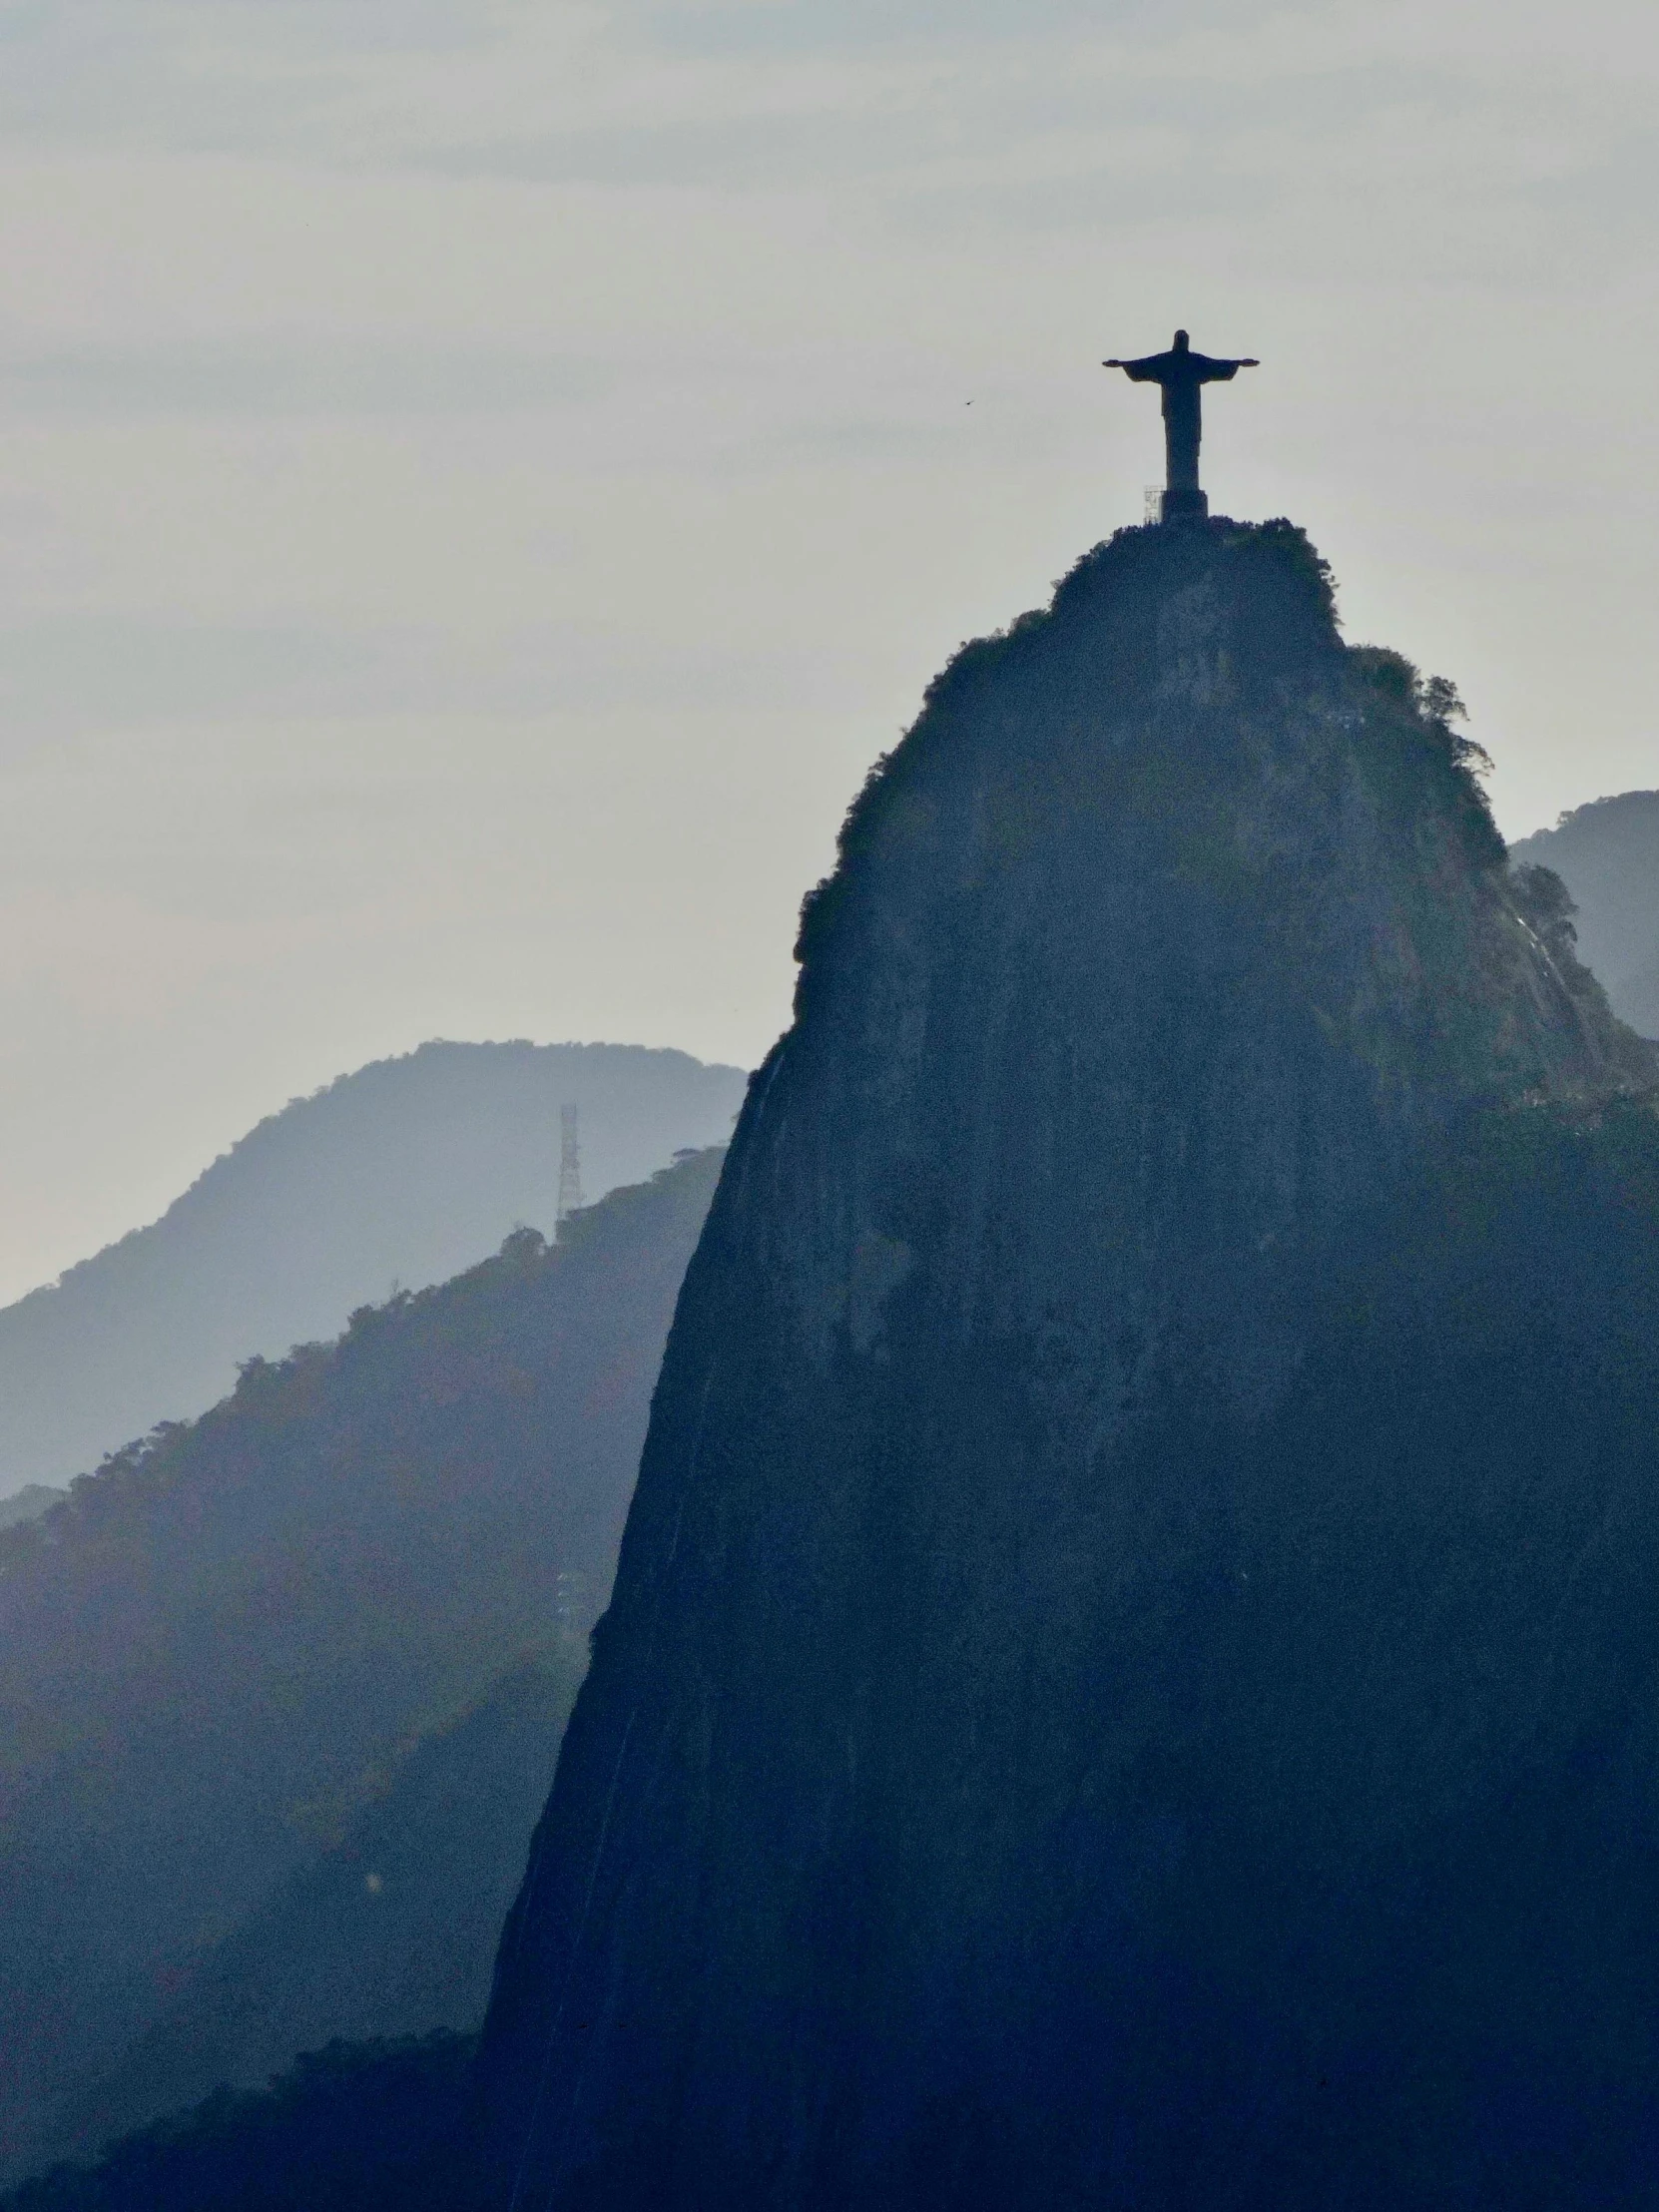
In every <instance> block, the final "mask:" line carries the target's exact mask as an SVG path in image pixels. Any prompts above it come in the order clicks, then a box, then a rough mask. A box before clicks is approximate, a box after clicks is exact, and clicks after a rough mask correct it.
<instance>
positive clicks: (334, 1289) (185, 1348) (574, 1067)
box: [0, 1041, 746, 1497]
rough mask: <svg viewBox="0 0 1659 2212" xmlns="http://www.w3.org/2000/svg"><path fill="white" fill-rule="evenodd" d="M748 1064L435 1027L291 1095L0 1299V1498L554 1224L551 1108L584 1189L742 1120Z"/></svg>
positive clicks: (55, 1476)
mask: <svg viewBox="0 0 1659 2212" xmlns="http://www.w3.org/2000/svg"><path fill="white" fill-rule="evenodd" d="M745 1081H746V1077H745V1075H744V1072H743V1070H742V1069H740V1068H734V1067H723V1066H718V1065H706V1064H705V1063H704V1062H702V1061H700V1060H695V1059H693V1058H692V1057H691V1055H690V1054H689V1053H684V1052H674V1051H662V1050H653V1049H650V1048H648V1047H646V1046H643V1045H619V1044H561V1045H536V1044H530V1043H527V1042H516V1043H508V1044H458V1043H449V1042H442V1041H439V1042H433V1043H430V1044H424V1045H421V1046H420V1047H419V1048H418V1050H416V1051H414V1052H410V1053H406V1054H404V1055H402V1056H401V1057H399V1058H396V1059H390V1060H377V1061H374V1062H371V1063H370V1064H369V1065H368V1066H367V1067H363V1068H359V1069H357V1070H356V1071H355V1073H353V1074H350V1075H343V1076H341V1077H340V1078H339V1079H338V1080H337V1081H336V1082H333V1083H330V1084H329V1085H327V1086H326V1088H324V1089H323V1090H320V1091H317V1092H315V1093H313V1094H312V1095H311V1096H310V1097H308V1098H298V1099H294V1100H291V1101H290V1102H289V1103H288V1105H286V1106H285V1107H283V1108H282V1109H281V1110H280V1111H279V1112H277V1113H275V1114H271V1115H269V1116H267V1118H266V1119H265V1120H264V1121H262V1122H260V1123H259V1124H258V1125H257V1127H255V1128H254V1129H252V1130H251V1131H250V1132H249V1133H248V1135H247V1136H245V1137H244V1138H242V1139H241V1140H240V1142H238V1143H237V1144H235V1145H233V1146H232V1148H231V1149H230V1151H229V1152H227V1153H224V1154H223V1155H222V1156H221V1157H220V1158H219V1159H218V1160H216V1161H215V1162H214V1163H213V1165H212V1166H211V1167H210V1168H208V1169H207V1171H206V1172H205V1173H204V1174H203V1175H201V1176H199V1177H198V1178H197V1180H196V1182H195V1183H193V1184H192V1185H191V1187H190V1189H189V1190H188V1191H186V1192H185V1193H184V1194H183V1196H182V1197H180V1198H179V1199H177V1200H176V1201H175V1202H174V1204H173V1205H172V1206H170V1207H169V1208H168V1210H167V1212H166V1213H165V1214H163V1215H162V1217H161V1218H160V1220H158V1221H155V1222H152V1223H151V1224H149V1226H148V1227H146V1228H143V1229H137V1230H134V1231H133V1232H132V1234H131V1235H129V1236H126V1237H124V1238H122V1239H121V1240H120V1242H119V1243H117V1244H113V1245H110V1246H107V1247H106V1248H105V1250H104V1251H102V1252H100V1253H98V1254H97V1255H95V1257H93V1258H92V1259H90V1260H85V1261H83V1262H81V1264H80V1265H79V1266H77V1267H73V1268H71V1269H70V1270H69V1271H68V1272H67V1274H65V1275H64V1276H63V1277H62V1278H61V1280H60V1281H59V1282H58V1283H56V1284H54V1285H50V1286H48V1287H46V1288H43V1289H41V1290H37V1291H32V1292H30V1294H29V1295H28V1296H27V1297H26V1298H23V1299H20V1300H18V1301H17V1303H16V1304H14V1305H12V1306H9V1307H7V1308H5V1309H4V1310H0V1497H3V1496H4V1495H5V1494H6V1493H7V1492H8V1491H12V1490H16V1489H18V1488H19V1487H20V1486H21V1485H22V1484H24V1483H26V1482H30V1481H38V1482H47V1483H51V1482H62V1481H64V1480H65V1479H67V1478H68V1477H69V1476H71V1475H73V1474H77V1473H80V1472H81V1471H83V1470H84V1469H85V1468H87V1467H90V1466H92V1465H94V1464H96V1462H97V1461H98V1460H99V1459H101V1458H102V1457H103V1455H104V1454H105V1453H106V1452H108V1451H112V1450H115V1449H116V1448H117V1447H118V1446H120V1445H122V1444H124V1443H126V1442H127V1441H128V1440H129V1438H131V1437H134V1436H138V1435H142V1434H143V1433H145V1432H146V1431H147V1430H148V1429H149V1428H151V1427H152V1426H154V1425H155V1423H156V1422H158V1421H161V1420H175V1419H182V1418H189V1417H191V1416H193V1415H195V1414H197V1413H199V1412H201V1411H203V1410H204V1409H205V1408H206V1407H207V1406H209V1405H211V1404H213V1403H214V1401H215V1400H216V1399H218V1398H220V1397H222V1396H223V1395H224V1394H225V1392H226V1391H227V1390H228V1389H230V1387H231V1386H232V1384H233V1383H234V1382H235V1380H236V1369H237V1363H238V1362H239V1361H241V1360H245V1359H247V1358H249V1357H250V1356H251V1355H253V1354H260V1355H262V1356H264V1357H266V1358H277V1357H279V1356H280V1355H281V1354H283V1353H285V1352H286V1351H287V1350H288V1348H289V1346H290V1345H294V1344H299V1343H303V1342H306V1341H309V1340H311V1339H313V1338H321V1337H332V1336H334V1335H336V1334H337V1333H338V1331H339V1330H340V1329H342V1328H343V1327H344V1325H345V1320H346V1317H347V1315H348V1314H350V1313H351V1312H352V1310H353V1309H354V1308H356V1307H358V1306H361V1305H366V1304H369V1303H372V1302H375V1301H378V1300H381V1299H384V1298H385V1297H386V1296H387V1294H388V1292H389V1291H390V1290H392V1289H393V1288H395V1287H397V1286H402V1287H404V1288H407V1289H420V1288H422V1287H423V1286H425V1285H426V1284H429V1283H437V1282H442V1281H445V1280H446V1279H447V1278H448V1277H450V1276H452V1275H455V1274H458V1273H459V1272H460V1270H461V1269H463V1268H466V1267H470V1266H471V1265H473V1264H474V1263H475V1262H476V1261H479V1260H481V1259H483V1258H484V1257H485V1256H486V1255H487V1254H488V1253H490V1252H493V1251H494V1250H495V1249H496V1247H497V1246H498V1245H499V1244H500V1243H501V1240H502V1238H503V1237H504V1236H506V1235H507V1233H508V1232H509V1230H511V1229H512V1228H513V1227H514V1226H515V1225H516V1224H519V1223H529V1224H530V1225H532V1226H534V1227H539V1228H541V1229H543V1230H546V1231H551V1229H552V1227H553V1217H554V1211H555V1201H556V1195H557V1189H558V1177H559V1109H560V1107H561V1106H563V1105H574V1106H575V1107H576V1108H577V1109H578V1112H579V1115H580V1129H581V1142H582V1170H583V1181H584V1186H585V1194H586V1196H587V1198H588V1199H589V1200H590V1201H592V1200H594V1199H597V1198H599V1197H602V1196H603V1195H604V1193H605V1192H606V1191H609V1190H611V1189H613V1188H615V1187H616V1186H617V1185H618V1184H624V1183H637V1182H640V1181H642V1180H643V1179H644V1178H645V1177H646V1176H648V1175H650V1174H652V1173H653V1172H654V1171H655V1170H656V1169H657V1168H660V1167H663V1166H666V1165H667V1163H668V1161H669V1160H670V1158H671V1157H672V1156H673V1155H674V1154H675V1153H676V1152H677V1151H680V1150H682V1149H689V1150H695V1149H699V1148H701V1147H702V1146H705V1145H709V1144H715V1143H720V1142H722V1141H724V1139H725V1138H726V1137H727V1136H728V1135H729V1134H730V1130H731V1124H732V1118H733V1116H734V1114H735V1113H736V1111H737V1108H738V1106H739V1104H740V1103H741V1101H742V1097H743V1089H744V1083H745Z"/></svg>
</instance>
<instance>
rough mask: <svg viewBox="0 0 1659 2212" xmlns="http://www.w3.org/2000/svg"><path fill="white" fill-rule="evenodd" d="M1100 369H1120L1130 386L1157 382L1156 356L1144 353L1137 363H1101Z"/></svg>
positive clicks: (1111, 361) (1117, 361)
mask: <svg viewBox="0 0 1659 2212" xmlns="http://www.w3.org/2000/svg"><path fill="white" fill-rule="evenodd" d="M1100 365H1101V367H1102V368H1121V369H1122V370H1123V373H1124V374H1125V375H1126V376H1127V377H1128V379H1129V381H1130V382H1131V383H1132V384H1155V383H1157V381H1158V355H1157V354H1156V353H1145V354H1143V355H1142V356H1141V358H1140V359H1139V360H1138V361H1119V360H1110V361H1102V362H1101V364H1100Z"/></svg>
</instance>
